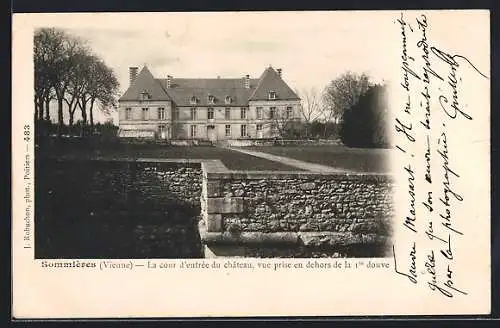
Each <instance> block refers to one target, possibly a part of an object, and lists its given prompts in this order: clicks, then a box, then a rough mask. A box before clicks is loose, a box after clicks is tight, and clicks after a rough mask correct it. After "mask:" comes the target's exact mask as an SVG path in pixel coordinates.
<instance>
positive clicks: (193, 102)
mask: <svg viewBox="0 0 500 328" xmlns="http://www.w3.org/2000/svg"><path fill="white" fill-rule="evenodd" d="M189 101H190V103H191V105H196V102H197V101H198V100H197V99H196V97H195V96H192V97H191V99H190V100H189Z"/></svg>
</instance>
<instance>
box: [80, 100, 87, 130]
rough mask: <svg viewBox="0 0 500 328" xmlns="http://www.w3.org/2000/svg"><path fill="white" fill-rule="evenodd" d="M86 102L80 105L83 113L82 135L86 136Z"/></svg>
mask: <svg viewBox="0 0 500 328" xmlns="http://www.w3.org/2000/svg"><path fill="white" fill-rule="evenodd" d="M86 105H87V104H86V102H85V101H83V100H82V103H81V104H79V106H80V110H81V111H82V127H81V129H80V135H82V136H84V135H85V127H86V126H87V108H86Z"/></svg>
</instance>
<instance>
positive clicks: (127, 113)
mask: <svg viewBox="0 0 500 328" xmlns="http://www.w3.org/2000/svg"><path fill="white" fill-rule="evenodd" d="M125 119H126V120H131V119H132V108H130V107H128V108H125Z"/></svg>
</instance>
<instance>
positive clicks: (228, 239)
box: [198, 221, 390, 248]
mask: <svg viewBox="0 0 500 328" xmlns="http://www.w3.org/2000/svg"><path fill="white" fill-rule="evenodd" d="M198 230H199V232H200V237H201V240H202V242H203V243H204V244H206V245H214V244H226V245H227V244H236V245H265V246H269V245H283V244H288V245H295V246H306V247H311V248H316V247H325V246H327V247H330V248H331V247H346V246H351V245H362V244H369V245H376V244H378V245H383V244H387V241H388V239H389V238H390V236H381V235H377V234H353V233H346V232H257V231H255V232H253V231H246V232H240V233H230V232H227V231H226V232H209V231H207V227H206V225H205V222H203V221H200V223H199V224H198Z"/></svg>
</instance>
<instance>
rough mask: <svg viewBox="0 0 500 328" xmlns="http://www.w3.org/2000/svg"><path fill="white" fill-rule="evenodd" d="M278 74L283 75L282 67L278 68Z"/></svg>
mask: <svg viewBox="0 0 500 328" xmlns="http://www.w3.org/2000/svg"><path fill="white" fill-rule="evenodd" d="M278 75H279V76H280V77H281V68H278Z"/></svg>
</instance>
